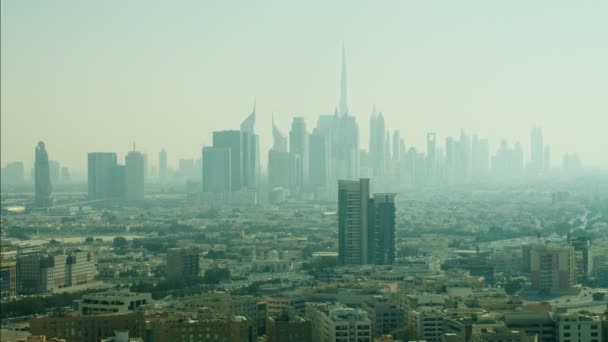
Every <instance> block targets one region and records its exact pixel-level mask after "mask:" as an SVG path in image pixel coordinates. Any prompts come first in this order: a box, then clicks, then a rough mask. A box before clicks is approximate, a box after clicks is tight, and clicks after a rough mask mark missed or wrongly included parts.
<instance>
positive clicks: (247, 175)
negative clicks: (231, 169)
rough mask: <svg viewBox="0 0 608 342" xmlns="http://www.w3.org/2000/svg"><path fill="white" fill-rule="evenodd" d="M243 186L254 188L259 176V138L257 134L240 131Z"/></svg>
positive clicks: (256, 185)
mask: <svg viewBox="0 0 608 342" xmlns="http://www.w3.org/2000/svg"><path fill="white" fill-rule="evenodd" d="M242 142H243V147H242V151H243V161H242V166H243V187H247V188H250V189H256V188H257V187H258V183H259V176H260V138H259V136H258V135H257V134H254V133H249V132H242Z"/></svg>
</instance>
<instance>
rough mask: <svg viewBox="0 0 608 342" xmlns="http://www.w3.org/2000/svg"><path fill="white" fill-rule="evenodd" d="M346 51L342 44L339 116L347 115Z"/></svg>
mask: <svg viewBox="0 0 608 342" xmlns="http://www.w3.org/2000/svg"><path fill="white" fill-rule="evenodd" d="M346 83H347V79H346V49H345V48H344V43H343V44H342V79H341V83H340V114H341V115H346V114H348V96H347V95H348V93H347V89H346Z"/></svg>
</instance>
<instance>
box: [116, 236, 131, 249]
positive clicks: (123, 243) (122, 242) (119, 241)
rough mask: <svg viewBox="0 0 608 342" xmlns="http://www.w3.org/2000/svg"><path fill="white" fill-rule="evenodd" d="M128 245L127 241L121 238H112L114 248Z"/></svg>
mask: <svg viewBox="0 0 608 342" xmlns="http://www.w3.org/2000/svg"><path fill="white" fill-rule="evenodd" d="M128 244H129V241H127V239H125V238H124V237H123V236H117V237H115V238H114V241H112V246H114V248H123V247H127V245H128Z"/></svg>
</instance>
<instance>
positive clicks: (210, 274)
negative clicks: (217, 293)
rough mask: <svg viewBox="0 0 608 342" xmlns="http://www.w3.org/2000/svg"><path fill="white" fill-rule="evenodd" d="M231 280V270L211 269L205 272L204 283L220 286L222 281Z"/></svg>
mask: <svg viewBox="0 0 608 342" xmlns="http://www.w3.org/2000/svg"><path fill="white" fill-rule="evenodd" d="M228 279H230V270H229V269H227V268H218V267H216V268H210V269H208V270H206V271H205V275H204V276H203V283H205V284H219V283H220V282H221V281H222V280H228Z"/></svg>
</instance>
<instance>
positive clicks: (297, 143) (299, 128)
mask: <svg viewBox="0 0 608 342" xmlns="http://www.w3.org/2000/svg"><path fill="white" fill-rule="evenodd" d="M289 152H290V153H291V154H292V155H294V157H295V158H296V160H299V163H297V164H296V165H297V168H296V170H295V172H296V182H298V184H296V185H297V187H298V188H299V189H300V190H301V189H303V187H304V186H305V185H308V172H309V169H308V167H309V166H308V165H309V163H308V158H309V155H308V132H307V130H306V122H305V121H304V118H303V117H295V118H294V119H293V122H292V124H291V131H290V132H289ZM296 156H297V157H296Z"/></svg>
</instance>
